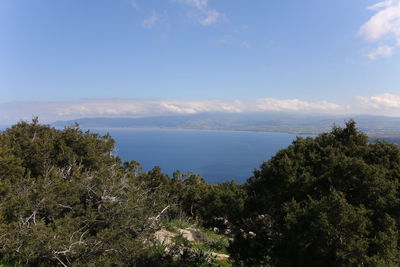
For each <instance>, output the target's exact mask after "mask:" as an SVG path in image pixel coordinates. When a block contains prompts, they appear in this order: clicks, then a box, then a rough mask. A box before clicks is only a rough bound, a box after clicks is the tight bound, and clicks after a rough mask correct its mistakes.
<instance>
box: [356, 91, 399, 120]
mask: <svg viewBox="0 0 400 267" xmlns="http://www.w3.org/2000/svg"><path fill="white" fill-rule="evenodd" d="M357 98H358V100H359V101H360V102H361V104H362V105H364V107H366V108H370V109H373V110H380V111H388V110H392V111H396V110H397V111H399V112H400V96H399V95H393V94H387V93H386V94H381V95H376V96H371V97H363V96H359V97H357ZM399 115H400V113H399Z"/></svg>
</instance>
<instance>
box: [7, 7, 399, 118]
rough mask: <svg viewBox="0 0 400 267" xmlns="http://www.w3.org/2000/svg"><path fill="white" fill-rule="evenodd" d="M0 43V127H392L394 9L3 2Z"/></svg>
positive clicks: (395, 113) (395, 109) (394, 111)
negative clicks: (279, 119)
mask: <svg viewBox="0 0 400 267" xmlns="http://www.w3.org/2000/svg"><path fill="white" fill-rule="evenodd" d="M0 38H1V39H0V95H1V99H0V111H1V112H2V113H3V115H2V117H0V121H1V120H3V121H5V120H7V119H9V120H14V119H18V118H23V119H25V117H30V116H32V115H33V114H37V115H41V116H42V117H44V118H45V119H49V120H51V119H55V118H62V117H63V116H64V117H67V116H70V117H74V116H75V117H82V116H100V115H110V116H111V115H112V116H118V115H123V116H144V115H157V112H156V113H154V114H153V113H151V112H150V110H154V107H157V108H156V109H157V110H159V111H158V112H159V113H160V114H162V113H164V112H165V111H168V112H171V113H174V112H175V113H183V114H186V113H196V112H204V111H227V112H242V111H271V110H272V111H294V112H295V111H306V112H315V111H318V112H330V113H343V112H347V113H373V114H383V115H391V116H400V56H399V55H400V0H382V1H376V0H374V1H372V0H335V1H321V0H306V1H288V0H251V1H244V0H136V1H134V0H56V1H55V0H36V1H31V0H0ZM213 106H216V107H213ZM116 107H120V109H118V108H116ZM18 116H19V117H18ZM46 116H47V117H46Z"/></svg>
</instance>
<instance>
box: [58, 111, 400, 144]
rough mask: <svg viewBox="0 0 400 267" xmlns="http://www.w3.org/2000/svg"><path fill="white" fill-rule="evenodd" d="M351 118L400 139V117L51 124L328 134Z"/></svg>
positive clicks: (373, 132)
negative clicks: (335, 126) (334, 127)
mask: <svg viewBox="0 0 400 267" xmlns="http://www.w3.org/2000/svg"><path fill="white" fill-rule="evenodd" d="M349 119H354V120H355V121H356V122H357V126H358V128H359V129H360V130H362V131H363V132H365V133H366V134H368V135H369V136H371V137H385V138H400V118H394V117H384V116H370V115H355V116H332V115H302V114H297V115H293V114H281V113H279V114H278V113H245V114H244V113H240V114H234V113H217V114H214V113H202V114H195V115H176V116H159V117H146V118H81V119H76V120H68V121H56V122H54V123H52V125H53V126H55V127H64V126H69V125H72V124H74V123H78V124H79V125H80V127H82V128H172V129H202V130H236V131H263V132H282V133H291V134H319V133H321V132H326V131H329V130H330V129H331V128H332V126H333V125H338V126H342V125H344V122H345V121H347V120H349Z"/></svg>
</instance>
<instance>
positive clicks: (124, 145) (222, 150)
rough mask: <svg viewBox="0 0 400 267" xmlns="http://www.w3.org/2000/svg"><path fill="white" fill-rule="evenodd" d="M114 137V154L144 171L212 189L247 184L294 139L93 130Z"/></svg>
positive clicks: (278, 135) (257, 134) (274, 135)
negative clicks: (188, 176) (191, 178)
mask: <svg viewBox="0 0 400 267" xmlns="http://www.w3.org/2000/svg"><path fill="white" fill-rule="evenodd" d="M90 131H91V132H97V133H100V134H105V133H107V132H108V133H110V135H111V136H112V137H113V138H114V139H115V140H116V148H115V150H114V154H115V155H117V156H119V157H120V158H122V160H125V161H131V160H135V161H137V162H139V163H140V164H141V167H142V168H143V170H144V171H148V170H151V169H152V168H153V167H154V166H159V167H161V169H162V172H163V173H166V174H168V175H172V173H173V172H174V171H176V170H179V171H180V172H183V173H187V172H192V173H196V174H199V175H201V176H203V177H204V178H205V180H206V181H207V182H208V183H219V182H223V181H235V182H237V183H244V182H246V180H247V179H248V178H249V177H251V176H252V175H253V171H254V170H255V169H257V168H259V167H260V165H261V164H262V163H263V162H264V161H267V160H269V159H270V158H271V157H272V156H273V155H274V154H275V153H276V152H277V151H279V150H280V149H283V148H286V147H287V146H289V145H290V144H291V143H292V141H293V140H294V139H295V138H296V135H292V134H285V133H265V132H248V131H220V130H218V131H210V130H171V129H132V128H129V129H128V128H124V129H90Z"/></svg>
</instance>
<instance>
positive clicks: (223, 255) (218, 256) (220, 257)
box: [211, 252, 229, 260]
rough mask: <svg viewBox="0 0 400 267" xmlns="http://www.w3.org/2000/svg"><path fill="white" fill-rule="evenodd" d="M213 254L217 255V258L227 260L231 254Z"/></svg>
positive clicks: (212, 253) (213, 254)
mask: <svg viewBox="0 0 400 267" xmlns="http://www.w3.org/2000/svg"><path fill="white" fill-rule="evenodd" d="M211 255H212V256H213V257H215V258H216V259H217V260H226V259H229V255H227V254H222V253H216V252H211Z"/></svg>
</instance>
